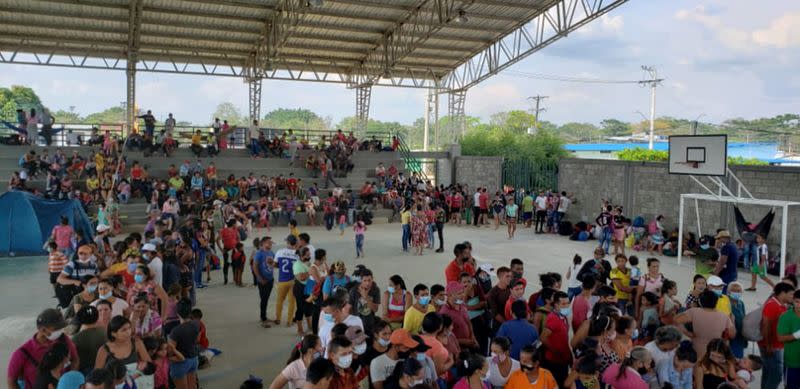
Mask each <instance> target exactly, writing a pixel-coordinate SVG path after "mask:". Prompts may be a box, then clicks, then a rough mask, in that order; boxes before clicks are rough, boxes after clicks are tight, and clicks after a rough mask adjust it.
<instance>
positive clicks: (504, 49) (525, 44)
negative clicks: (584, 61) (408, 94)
mask: <svg viewBox="0 0 800 389" xmlns="http://www.w3.org/2000/svg"><path fill="white" fill-rule="evenodd" d="M627 1H628V0H613V1H598V0H559V1H557V2H555V3H554V4H553V5H551V6H550V7H549V8H548V9H547V10H545V11H543V12H542V13H540V14H538V15H537V16H535V17H534V18H533V19H532V20H530V21H529V22H527V23H525V24H524V25H523V26H521V27H520V28H518V29H516V30H514V31H513V32H511V33H510V34H508V35H506V36H505V37H503V38H502V39H500V40H498V41H496V42H494V43H492V44H490V45H489V46H487V47H486V48H484V49H483V50H481V51H480V52H479V53H477V54H476V55H474V56H472V57H471V58H470V59H468V60H467V61H465V62H464V63H462V64H461V65H460V66H458V67H457V68H456V69H454V70H453V71H451V72H449V73H448V74H447V75H446V76H445V77H444V78H443V79H442V87H443V88H444V89H446V90H461V89H468V88H470V87H472V86H474V85H476V84H478V83H479V82H481V81H483V80H485V79H487V78H489V77H491V76H493V75H495V74H497V73H499V72H500V71H502V70H503V69H506V68H507V67H509V66H511V65H513V64H515V63H517V62H519V61H520V60H522V59H524V58H525V57H527V56H529V55H531V54H533V53H535V52H537V51H539V50H540V49H542V48H543V47H546V46H547V45H549V44H551V43H553V42H555V41H556V40H558V39H559V38H561V37H565V36H567V34H569V33H571V32H573V31H575V30H577V29H578V28H580V27H582V26H583V25H585V24H587V23H589V22H591V21H592V20H594V19H597V18H598V17H600V16H601V15H603V14H606V13H608V12H609V11H611V10H613V9H614V8H616V7H619V6H620V5H622V4H623V3H625V2H627Z"/></svg>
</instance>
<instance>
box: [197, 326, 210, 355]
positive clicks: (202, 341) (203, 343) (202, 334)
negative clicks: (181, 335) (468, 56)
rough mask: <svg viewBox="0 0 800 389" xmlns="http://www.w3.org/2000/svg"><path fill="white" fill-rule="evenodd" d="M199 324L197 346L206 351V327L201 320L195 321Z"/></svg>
mask: <svg viewBox="0 0 800 389" xmlns="http://www.w3.org/2000/svg"><path fill="white" fill-rule="evenodd" d="M197 323H198V324H200V335H198V336H197V344H198V345H199V346H200V347H202V348H204V349H206V348H208V337H207V336H206V325H205V324H203V321H202V320H198V321H197Z"/></svg>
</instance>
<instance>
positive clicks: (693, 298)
mask: <svg viewBox="0 0 800 389" xmlns="http://www.w3.org/2000/svg"><path fill="white" fill-rule="evenodd" d="M704 290H706V278H705V277H703V275H702V274H695V275H694V278H693V279H692V290H690V291H689V294H688V295H687V296H686V304H684V305H686V308H687V309H689V308H696V307H699V306H700V294H701V293H703V291H704Z"/></svg>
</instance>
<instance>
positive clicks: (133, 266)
mask: <svg viewBox="0 0 800 389" xmlns="http://www.w3.org/2000/svg"><path fill="white" fill-rule="evenodd" d="M137 266H139V265H138V264H135V263H129V264H128V271H129V272H131V273H133V272H135V271H136V267H137Z"/></svg>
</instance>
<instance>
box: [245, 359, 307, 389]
mask: <svg viewBox="0 0 800 389" xmlns="http://www.w3.org/2000/svg"><path fill="white" fill-rule="evenodd" d="M320 359H321V358H320ZM239 389H264V381H263V380H262V379H261V378H258V377H254V376H250V378H248V379H246V380H245V381H244V382H242V384H241V385H240V386H239Z"/></svg>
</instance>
